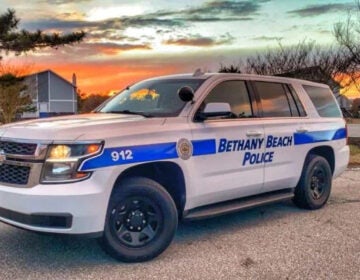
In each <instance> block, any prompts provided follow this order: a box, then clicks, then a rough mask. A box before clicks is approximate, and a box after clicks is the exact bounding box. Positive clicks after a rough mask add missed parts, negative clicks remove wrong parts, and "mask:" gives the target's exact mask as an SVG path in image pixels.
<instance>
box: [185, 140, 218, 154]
mask: <svg viewBox="0 0 360 280" xmlns="http://www.w3.org/2000/svg"><path fill="white" fill-rule="evenodd" d="M191 143H192V145H193V156H203V155H212V154H216V141H215V139H205V140H193V141H191Z"/></svg>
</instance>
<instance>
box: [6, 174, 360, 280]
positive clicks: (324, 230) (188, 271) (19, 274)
mask: <svg viewBox="0 0 360 280" xmlns="http://www.w3.org/2000/svg"><path fill="white" fill-rule="evenodd" d="M359 182H360V169H358V170H349V171H346V172H345V173H344V174H343V175H342V176H341V177H340V178H338V179H336V180H335V182H334V185H333V192H332V195H331V198H330V200H329V203H328V204H327V205H326V206H325V207H324V208H323V209H320V210H317V211H306V210H301V209H298V208H296V207H295V206H294V205H293V204H292V203H291V202H283V203H278V204H274V205H271V206H263V207H260V208H256V209H252V210H248V211H244V212H240V213H236V214H232V215H227V216H223V217H221V218H214V219H210V220H203V221H200V222H192V223H185V224H181V225H180V226H179V229H178V232H177V235H176V238H175V240H174V242H173V243H172V245H171V246H170V247H169V248H168V249H167V250H166V251H165V252H164V253H163V254H162V255H161V256H160V257H158V258H157V259H155V260H153V261H150V262H147V263H140V264H124V263H118V262H116V261H114V260H113V259H111V258H110V257H108V256H107V255H106V254H105V253H103V252H102V250H101V249H100V247H99V246H98V245H97V242H96V241H95V240H91V239H78V238H69V237H59V236H46V235H39V234H35V233H31V232H26V231H23V230H20V229H16V228H13V227H10V226H7V225H4V224H0V279H360V225H359V223H360V183H359Z"/></svg>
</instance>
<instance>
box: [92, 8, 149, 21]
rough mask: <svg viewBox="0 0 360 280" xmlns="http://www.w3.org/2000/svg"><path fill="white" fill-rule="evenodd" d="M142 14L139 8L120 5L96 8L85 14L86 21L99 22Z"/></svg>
mask: <svg viewBox="0 0 360 280" xmlns="http://www.w3.org/2000/svg"><path fill="white" fill-rule="evenodd" d="M142 12H143V9H142V8H141V7H140V6H136V5H122V6H119V7H106V8H103V7H96V8H93V9H91V10H90V11H89V12H88V14H87V20H89V21H100V20H106V19H111V18H118V17H121V16H135V15H139V14H141V13H142Z"/></svg>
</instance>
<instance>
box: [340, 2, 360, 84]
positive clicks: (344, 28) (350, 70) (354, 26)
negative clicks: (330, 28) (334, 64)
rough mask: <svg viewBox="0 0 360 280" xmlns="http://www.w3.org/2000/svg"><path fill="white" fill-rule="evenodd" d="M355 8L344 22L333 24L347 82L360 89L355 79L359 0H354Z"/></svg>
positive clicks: (359, 70)
mask: <svg viewBox="0 0 360 280" xmlns="http://www.w3.org/2000/svg"><path fill="white" fill-rule="evenodd" d="M355 4H356V5H355V7H356V8H355V9H354V10H353V11H352V12H350V11H349V14H348V17H347V19H346V20H345V21H344V22H338V23H336V24H335V26H334V36H335V38H336V40H337V42H338V44H339V46H340V50H341V52H342V55H343V56H344V57H347V59H348V60H347V67H346V69H345V71H343V73H344V75H345V76H346V78H347V79H344V80H346V81H347V84H350V83H351V84H353V85H355V86H356V87H357V89H358V90H359V91H360V87H359V85H358V84H357V82H356V81H357V80H359V78H360V0H355Z"/></svg>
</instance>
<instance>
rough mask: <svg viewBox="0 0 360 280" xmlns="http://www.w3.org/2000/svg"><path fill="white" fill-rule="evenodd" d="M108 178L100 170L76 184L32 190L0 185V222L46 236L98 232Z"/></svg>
mask: <svg viewBox="0 0 360 280" xmlns="http://www.w3.org/2000/svg"><path fill="white" fill-rule="evenodd" d="M112 177H114V176H112V175H111V171H110V170H109V169H104V170H97V171H96V172H94V173H93V174H92V176H91V178H89V179H88V180H85V181H81V182H77V183H69V184H51V185H40V184H39V185H36V186H35V187H32V188H15V187H8V186H3V185H0V221H2V222H5V223H7V224H10V225H13V226H16V227H20V228H24V229H28V230H33V231H41V232H48V233H62V234H91V233H99V232H102V231H103V229H104V223H105V216H106V211H107V205H108V201H109V197H110V194H111V191H112V186H113V184H111V182H112V180H111V179H112ZM104 178H107V180H106V181H107V183H106V184H105V183H104ZM113 181H115V177H114V180H113Z"/></svg>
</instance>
